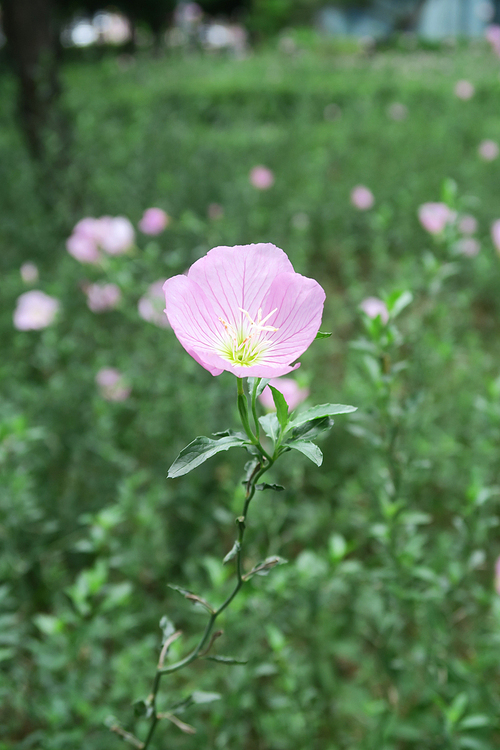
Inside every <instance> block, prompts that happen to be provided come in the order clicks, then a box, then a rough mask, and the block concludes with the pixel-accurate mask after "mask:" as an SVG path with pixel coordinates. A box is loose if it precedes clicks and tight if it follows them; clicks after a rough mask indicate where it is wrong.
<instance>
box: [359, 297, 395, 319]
mask: <svg viewBox="0 0 500 750" xmlns="http://www.w3.org/2000/svg"><path fill="white" fill-rule="evenodd" d="M360 308H361V309H362V310H363V312H364V313H365V315H368V317H369V318H376V317H377V316H378V315H380V319H381V320H382V323H387V322H388V320H389V311H388V309H387V305H386V304H385V302H382V300H381V299H379V298H378V297H367V298H366V299H364V300H363V302H362V303H361V304H360Z"/></svg>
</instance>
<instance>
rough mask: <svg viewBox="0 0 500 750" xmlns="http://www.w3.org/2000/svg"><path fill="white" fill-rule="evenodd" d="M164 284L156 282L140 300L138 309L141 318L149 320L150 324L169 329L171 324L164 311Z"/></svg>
mask: <svg viewBox="0 0 500 750" xmlns="http://www.w3.org/2000/svg"><path fill="white" fill-rule="evenodd" d="M163 284H164V281H163V280H161V281H155V282H154V284H151V285H150V286H149V287H148V290H147V292H146V294H144V295H143V296H142V297H141V298H140V300H139V302H138V304H137V309H138V310H139V315H140V316H141V318H143V320H147V321H148V323H153V325H155V326H158V327H159V328H169V327H170V324H169V322H168V318H167V316H166V315H165V311H164V303H165V295H164V294H163Z"/></svg>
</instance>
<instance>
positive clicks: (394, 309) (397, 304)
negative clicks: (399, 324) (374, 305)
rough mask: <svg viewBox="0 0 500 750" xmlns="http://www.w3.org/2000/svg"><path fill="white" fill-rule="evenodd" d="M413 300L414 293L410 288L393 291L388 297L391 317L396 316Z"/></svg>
mask: <svg viewBox="0 0 500 750" xmlns="http://www.w3.org/2000/svg"><path fill="white" fill-rule="evenodd" d="M412 301H413V294H412V293H411V292H409V291H408V290H406V291H403V292H393V293H392V294H391V295H390V296H389V298H388V299H387V309H388V310H389V313H390V316H391V318H396V317H397V316H398V315H399V313H400V312H402V311H403V310H404V309H405V307H408V305H409V304H410V302H412Z"/></svg>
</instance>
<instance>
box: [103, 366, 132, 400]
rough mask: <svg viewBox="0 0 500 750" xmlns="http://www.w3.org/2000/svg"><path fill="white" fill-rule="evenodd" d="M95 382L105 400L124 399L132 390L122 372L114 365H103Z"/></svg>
mask: <svg viewBox="0 0 500 750" xmlns="http://www.w3.org/2000/svg"><path fill="white" fill-rule="evenodd" d="M95 382H96V383H97V385H98V387H99V392H100V394H101V396H102V397H103V398H104V399H106V401H125V399H127V398H128V397H129V396H130V393H131V390H132V389H131V388H130V386H129V385H128V383H127V382H126V380H125V378H124V376H123V375H122V373H121V372H120V371H119V370H116V369H115V368H114V367H103V368H102V369H101V370H99V372H98V373H97V375H96V376H95Z"/></svg>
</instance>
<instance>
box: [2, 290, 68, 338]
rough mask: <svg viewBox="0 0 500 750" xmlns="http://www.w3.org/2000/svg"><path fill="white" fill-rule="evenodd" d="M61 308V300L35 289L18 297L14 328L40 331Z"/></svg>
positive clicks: (51, 320)
mask: <svg viewBox="0 0 500 750" xmlns="http://www.w3.org/2000/svg"><path fill="white" fill-rule="evenodd" d="M58 310H59V300H57V299H55V297H49V295H48V294H45V292H40V291H38V290H37V289H33V290H32V291H30V292H24V294H21V296H20V297H18V300H17V304H16V309H15V311H14V317H13V320H14V328H17V330H18V331H38V330H40V329H41V328H47V326H49V325H50V324H51V323H52V322H53V320H54V318H55V317H56V314H57V311H58Z"/></svg>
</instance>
